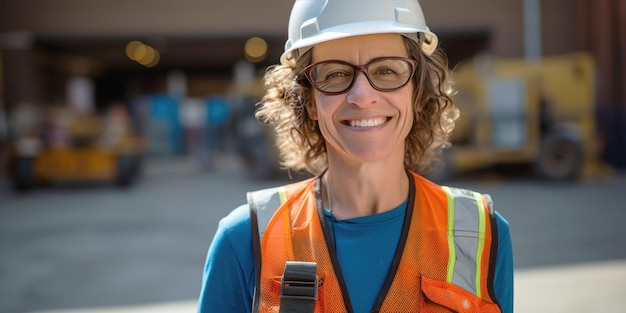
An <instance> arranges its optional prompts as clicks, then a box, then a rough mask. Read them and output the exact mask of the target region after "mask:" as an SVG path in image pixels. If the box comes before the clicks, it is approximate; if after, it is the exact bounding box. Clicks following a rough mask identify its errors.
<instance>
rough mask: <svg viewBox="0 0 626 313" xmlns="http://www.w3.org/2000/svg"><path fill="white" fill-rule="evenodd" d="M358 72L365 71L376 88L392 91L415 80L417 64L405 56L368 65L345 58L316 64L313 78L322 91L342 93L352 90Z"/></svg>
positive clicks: (311, 78) (315, 84) (313, 69)
mask: <svg viewBox="0 0 626 313" xmlns="http://www.w3.org/2000/svg"><path fill="white" fill-rule="evenodd" d="M357 71H363V72H364V73H365V75H366V76H367V79H368V80H369V82H370V84H371V85H372V87H374V88H375V89H377V90H381V91H390V90H394V89H398V88H400V87H402V86H404V85H405V84H406V83H407V82H408V81H409V79H411V76H412V75H413V64H412V63H411V62H410V61H408V60H406V59H401V58H386V59H379V60H374V61H372V62H370V63H368V64H366V65H364V66H356V65H352V64H350V63H347V62H343V61H323V62H320V63H317V64H314V65H313V67H312V68H311V70H310V72H309V76H310V77H309V79H310V80H311V83H313V85H314V86H315V88H317V89H318V90H320V91H322V92H327V93H342V92H345V91H347V90H348V89H350V87H351V86H352V84H353V83H354V80H355V78H356V76H357V74H358V73H357Z"/></svg>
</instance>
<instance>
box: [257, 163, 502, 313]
mask: <svg viewBox="0 0 626 313" xmlns="http://www.w3.org/2000/svg"><path fill="white" fill-rule="evenodd" d="M409 177H410V179H409V181H410V189H409V190H410V192H409V200H408V207H407V211H406V216H405V221H404V226H403V229H402V232H401V236H400V241H399V242H398V248H397V249H396V254H395V256H394V259H393V261H392V265H391V269H390V271H389V273H388V276H387V279H386V280H385V283H384V285H383V287H382V289H381V291H380V293H379V296H378V299H377V301H376V303H375V306H374V310H373V312H481V313H485V312H486V313H489V312H501V311H500V308H499V306H498V305H497V304H496V303H495V297H494V293H493V288H492V286H493V275H494V270H493V268H494V266H495V255H496V247H497V234H496V231H497V229H496V222H495V220H494V211H493V205H492V204H491V198H490V197H489V196H488V195H483V194H479V193H476V192H473V191H469V190H465V189H458V188H450V187H442V186H439V185H436V184H434V183H432V182H430V181H428V180H426V179H424V178H422V177H421V176H419V175H417V174H415V173H410V175H409ZM320 186H321V184H320V179H319V178H311V179H308V180H304V181H301V182H298V183H294V184H290V185H286V186H282V187H278V188H271V189H265V190H260V191H255V192H250V193H248V204H249V206H250V213H251V220H252V229H253V233H252V234H253V237H254V238H253V239H254V240H253V247H254V254H255V267H256V288H255V295H254V304H253V312H279V310H280V309H279V307H280V303H281V294H283V293H284V289H285V288H286V287H290V283H286V282H285V281H284V280H283V278H284V277H283V275H284V274H285V275H286V273H285V271H286V264H288V263H290V261H301V262H315V263H313V264H314V265H316V269H315V270H314V273H315V274H316V277H315V279H316V280H315V282H314V283H312V284H311V285H312V287H313V288H314V289H315V291H314V292H312V293H311V297H309V299H310V300H313V301H314V302H313V303H314V308H315V311H314V312H317V313H320V312H333V313H335V312H353V310H352V305H351V302H350V297H349V296H348V292H347V289H346V286H345V283H344V282H343V277H342V276H341V268H340V267H339V262H338V259H337V255H336V254H335V252H334V247H333V244H332V240H330V238H331V237H330V232H329V230H328V227H327V225H326V218H325V215H324V212H323V209H322V204H321V197H320V194H321V193H320V190H321V188H320ZM364 275H365V274H364ZM294 286H295V287H294V288H301V289H306V287H299V286H300V285H294ZM303 286H304V285H303ZM296 298H298V297H296ZM302 299H304V298H302ZM305 300H306V299H305ZM280 312H285V311H284V310H283V311H280Z"/></svg>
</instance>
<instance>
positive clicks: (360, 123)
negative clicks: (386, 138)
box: [350, 117, 387, 127]
mask: <svg viewBox="0 0 626 313" xmlns="http://www.w3.org/2000/svg"><path fill="white" fill-rule="evenodd" d="M386 120H387V119H386V118H384V117H379V118H373V119H369V120H368V119H362V120H352V121H350V126H352V127H372V126H378V125H381V124H384V123H385V121H386Z"/></svg>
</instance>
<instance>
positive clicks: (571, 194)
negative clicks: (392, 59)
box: [0, 0, 626, 312]
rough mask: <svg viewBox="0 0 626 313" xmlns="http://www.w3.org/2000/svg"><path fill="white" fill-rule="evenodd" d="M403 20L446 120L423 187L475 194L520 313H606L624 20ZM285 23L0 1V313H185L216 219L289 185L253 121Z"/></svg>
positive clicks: (618, 211) (601, 16) (283, 7)
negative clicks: (416, 40)
mask: <svg viewBox="0 0 626 313" xmlns="http://www.w3.org/2000/svg"><path fill="white" fill-rule="evenodd" d="M420 3H421V6H422V9H423V10H424V12H425V15H426V19H427V23H428V25H429V27H430V28H431V30H432V31H434V32H435V33H437V34H438V35H439V37H440V45H441V47H442V48H443V49H444V50H445V52H446V54H447V55H448V58H449V60H450V67H451V68H453V69H454V73H455V74H454V76H453V79H454V80H455V82H456V85H455V86H456V88H457V89H458V94H457V95H456V100H457V102H458V105H459V107H460V109H461V112H462V113H461V118H460V119H459V121H458V123H457V127H456V129H455V132H454V133H453V138H452V139H453V143H454V146H453V148H451V149H448V150H446V151H445V153H444V162H443V164H441V165H439V166H437V167H436V169H435V170H434V171H433V172H431V173H428V174H427V175H428V176H429V178H431V179H433V180H435V181H437V182H441V183H446V184H454V185H460V186H462V187H466V188H473V189H476V190H479V191H482V192H489V193H490V194H492V196H493V197H494V199H495V200H496V204H497V206H498V207H497V209H498V210H499V211H500V212H502V213H503V215H504V216H505V217H506V218H507V219H508V220H509V222H510V223H511V231H512V235H513V244H514V249H515V251H516V255H515V258H516V273H519V275H517V282H516V287H518V288H517V290H516V297H517V298H516V299H517V300H518V301H517V303H516V306H518V311H520V312H591V311H594V312H597V311H598V310H597V309H598V308H601V307H602V305H608V306H606V307H602V308H605V309H606V310H607V311H618V309H613V308H617V305H620V307H622V308H623V305H626V303H624V300H623V299H621V298H623V297H620V296H612V295H619V294H623V293H624V292H626V290H625V288H624V287H623V284H620V283H619V282H623V280H624V279H626V262H624V260H626V248H625V247H624V244H623V241H624V239H626V231H625V230H624V229H626V228H624V227H623V225H622V223H621V222H620V221H623V220H624V218H626V204H625V203H626V196H625V195H624V191H626V175H625V171H624V169H625V168H626V126H625V125H626V88H624V86H626V2H625V1H622V0H549V1H548V0H506V1H497V0H476V1H463V0H437V1H435V0H422V1H420ZM292 4H293V2H292V1H290V0H263V1H253V0H232V1H227V2H224V1H220V2H218V1H207V0H205V1H199V0H179V1H165V0H124V1H122V0H110V1H78V0H57V1H37V0H19V1H18V0H1V1H0V169H1V170H0V312H43V311H46V312H52V311H55V310H56V311H55V312H74V311H75V310H84V311H85V312H109V311H110V310H118V311H123V312H131V311H132V312H135V311H136V312H140V311H142V310H145V311H146V312H147V311H151V312H155V311H157V310H163V311H164V312H193V311H194V310H195V298H197V295H198V294H199V288H200V286H201V275H202V265H203V262H204V256H205V254H206V250H207V248H208V246H209V244H210V241H211V238H212V236H213V234H214V232H215V229H216V227H217V223H218V221H219V219H220V218H221V217H223V216H224V215H225V214H227V213H228V212H229V211H230V210H231V209H233V208H234V207H235V206H237V205H239V204H242V203H243V202H245V192H246V191H248V190H254V189H259V188H264V187H269V186H274V185H277V184H281V183H285V182H287V181H290V180H294V179H299V178H302V176H301V175H298V174H292V175H291V177H290V176H289V175H288V174H287V173H285V172H283V171H281V170H280V169H279V168H278V166H277V162H278V159H277V154H276V150H275V148H274V146H273V138H272V135H273V134H272V133H271V130H269V129H267V128H266V127H265V126H263V125H261V124H259V123H258V122H257V121H256V120H255V119H254V110H255V107H254V105H255V103H257V102H258V101H259V100H260V98H261V97H262V96H263V92H264V90H263V86H262V82H261V76H262V74H263V72H264V70H265V68H266V67H267V66H269V65H272V64H275V63H277V62H278V58H279V56H280V54H281V52H282V49H283V44H284V42H285V40H286V33H287V23H288V18H289V12H290V10H291V6H292ZM596 285H597V287H598V289H600V290H603V292H602V293H597V294H593V295H590V294H588V290H589V289H595V288H588V287H589V286H596ZM585 286H586V287H587V288H583V287H585ZM568 288H569V289H568ZM572 288H578V289H572ZM577 294H580V295H583V296H581V297H576V296H575V295H577ZM542 297H543V298H542ZM520 299H521V300H520ZM538 299H543V300H545V301H538ZM572 299H579V301H573V300H572ZM582 299H587V300H586V301H583V300H582ZM606 299H611V300H606ZM592 300H593V301H592ZM598 303H602V304H601V305H600V306H598V305H599V304H598ZM592 304H593V305H594V306H591V305H592ZM533 305H534V306H533ZM600 311H602V310H600ZM81 312H82V311H81Z"/></svg>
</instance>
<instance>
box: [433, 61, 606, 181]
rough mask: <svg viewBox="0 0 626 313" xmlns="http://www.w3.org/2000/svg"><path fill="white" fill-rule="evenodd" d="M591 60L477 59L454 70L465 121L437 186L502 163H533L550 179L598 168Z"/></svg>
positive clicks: (460, 124)
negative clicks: (444, 180) (452, 177)
mask: <svg viewBox="0 0 626 313" xmlns="http://www.w3.org/2000/svg"><path fill="white" fill-rule="evenodd" d="M594 66H595V65H594V61H593V59H592V57H591V56H590V55H589V54H586V53H574V54H568V55H560V56H554V57H545V58H543V59H541V60H537V61H536V62H534V63H533V62H529V61H527V60H524V59H509V60H507V59H492V58H488V57H477V58H475V59H474V60H472V61H469V62H467V63H464V64H462V65H461V66H459V67H458V68H457V69H456V70H455V71H454V76H453V79H454V81H455V87H456V89H457V91H458V93H457V94H456V96H455V97H456V100H457V104H458V106H459V108H460V110H461V116H460V118H459V120H458V122H457V124H456V128H455V130H454V132H453V134H452V138H451V139H452V143H453V146H452V148H449V149H447V150H445V152H444V156H445V160H444V163H445V164H444V166H443V167H439V168H438V169H437V170H436V171H435V172H434V173H433V174H432V176H433V179H436V178H443V177H447V176H449V175H450V174H451V173H459V172H464V171H468V170H474V169H479V168H485V167H489V166H493V165H502V164H533V165H534V168H535V170H536V172H537V173H538V174H539V175H540V176H542V177H545V178H549V179H556V180H561V179H575V178H580V177H582V176H583V175H590V174H592V172H594V171H596V170H597V169H598V168H599V167H598V164H599V162H598V156H597V155H598V149H599V146H598V143H597V136H596V135H595V123H594V103H595V102H594V100H595V95H594V92H595V89H594V85H595V68H594Z"/></svg>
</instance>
